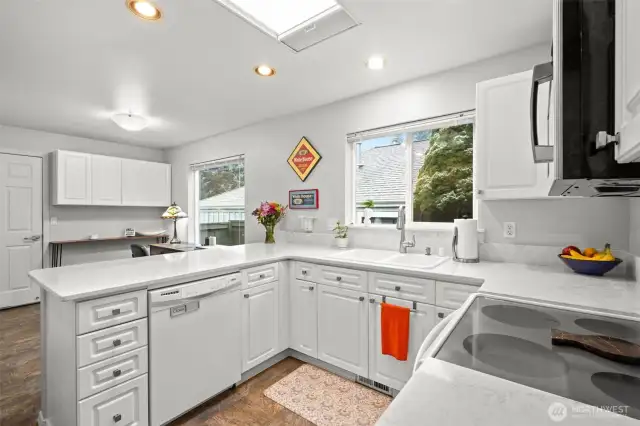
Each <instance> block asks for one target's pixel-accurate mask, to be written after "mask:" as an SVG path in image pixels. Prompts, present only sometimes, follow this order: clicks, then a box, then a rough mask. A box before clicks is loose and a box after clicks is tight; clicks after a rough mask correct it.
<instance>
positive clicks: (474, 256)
mask: <svg viewBox="0 0 640 426" xmlns="http://www.w3.org/2000/svg"><path fill="white" fill-rule="evenodd" d="M452 250H453V260H454V261H456V262H462V263H478V262H479V261H480V256H479V250H478V221H477V220H476V219H455V220H454V221H453V243H452Z"/></svg>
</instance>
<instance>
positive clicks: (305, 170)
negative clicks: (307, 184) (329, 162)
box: [287, 137, 322, 182]
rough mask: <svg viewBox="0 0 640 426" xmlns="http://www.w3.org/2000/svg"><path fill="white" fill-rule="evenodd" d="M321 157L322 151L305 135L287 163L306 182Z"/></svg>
mask: <svg viewBox="0 0 640 426" xmlns="http://www.w3.org/2000/svg"><path fill="white" fill-rule="evenodd" d="M321 159H322V156H321V155H320V153H318V151H316V149H315V148H314V147H313V145H311V142H309V140H308V139H307V138H306V137H303V138H302V139H300V142H298V144H297V145H296V147H295V148H294V149H293V151H292V152H291V155H290V156H289V159H288V160H287V163H289V166H291V168H292V169H293V171H294V172H296V175H298V177H299V178H300V180H301V181H303V182H304V181H305V180H307V178H308V177H309V175H310V174H311V172H312V171H313V169H314V168H315V167H316V166H317V165H318V163H319V162H320V160H321Z"/></svg>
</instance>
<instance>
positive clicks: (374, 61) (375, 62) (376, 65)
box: [367, 56, 384, 70]
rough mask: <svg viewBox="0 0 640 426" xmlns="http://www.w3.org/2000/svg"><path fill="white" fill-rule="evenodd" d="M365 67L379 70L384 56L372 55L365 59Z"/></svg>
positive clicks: (381, 67)
mask: <svg viewBox="0 0 640 426" xmlns="http://www.w3.org/2000/svg"><path fill="white" fill-rule="evenodd" d="M367 68H369V69H370V70H381V69H383V68H384V58H383V57H382V56H372V57H370V58H369V60H368V61H367Z"/></svg>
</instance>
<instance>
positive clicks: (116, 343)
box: [113, 339, 122, 346]
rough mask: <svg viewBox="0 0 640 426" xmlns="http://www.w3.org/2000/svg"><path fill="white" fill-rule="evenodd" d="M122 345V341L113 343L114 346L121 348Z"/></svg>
mask: <svg viewBox="0 0 640 426" xmlns="http://www.w3.org/2000/svg"><path fill="white" fill-rule="evenodd" d="M121 344H122V340H120V339H116V340H114V341H113V346H120V345H121Z"/></svg>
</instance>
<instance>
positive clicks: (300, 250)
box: [30, 243, 640, 317]
mask: <svg viewBox="0 0 640 426" xmlns="http://www.w3.org/2000/svg"><path fill="white" fill-rule="evenodd" d="M339 253H344V250H339V249H337V248H329V247H323V246H313V245H296V244H281V243H278V244H274V245H266V244H261V243H260V244H246V245H241V246H216V247H208V248H207V250H197V251H193V252H185V253H172V254H165V255H158V256H150V257H142V258H135V259H134V258H131V259H123V260H115V261H109V262H96V263H87V264H80V265H71V266H64V267H60V268H49V269H40V270H35V271H31V272H30V276H31V277H32V278H33V280H34V281H35V282H36V283H37V284H39V285H40V286H41V287H42V288H43V289H45V290H46V291H48V292H50V293H52V294H54V295H55V296H57V297H59V298H61V299H62V300H63V301H72V300H83V299H90V298H95V297H101V296H107V295H110V294H117V293H123V292H127V291H134V290H139V289H156V288H161V287H166V286H169V285H174V284H179V283H184V282H188V281H193V280H198V279H204V278H210V277H214V276H218V275H221V274H226V273H231V272H237V271H239V270H241V269H244V268H248V267H252V266H259V265H263V264H267V263H271V262H278V261H283V260H300V261H306V262H312V263H321V264H324V265H330V266H342V267H347V268H357V269H362V270H367V271H373V272H383V273H395V274H401V275H405V276H412V277H420V278H427V279H435V280H440V281H446V282H453V283H458V284H467V285H474V286H482V291H483V292H487V293H495V294H502V295H507V296H513V297H518V298H524V299H528V300H540V301H546V302H552V303H561V304H568V305H574V306H577V307H581V308H591V309H597V310H605V311H610V312H615V313H621V314H627V315H633V316H638V317H640V286H637V285H636V283H635V281H633V280H628V279H624V278H619V277H611V278H608V277H589V276H584V275H577V274H575V273H573V272H572V271H570V270H568V269H566V268H565V267H564V266H562V265H561V264H559V265H558V267H557V268H549V267H541V266H530V265H523V264H512V263H497V262H480V263H478V264H468V263H456V262H453V261H451V260H447V261H446V262H444V263H442V264H441V265H438V266H436V267H434V268H432V269H420V268H410V267H405V266H397V265H392V264H385V263H383V262H379V261H378V262H375V263H374V262H367V261H362V260H350V259H345V258H342V257H340V256H337V257H336V255H338V254H339ZM388 253H389V254H394V252H391V251H389V252H388Z"/></svg>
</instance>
